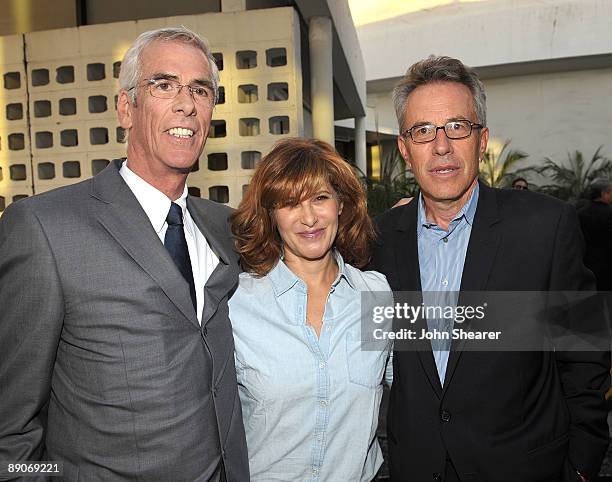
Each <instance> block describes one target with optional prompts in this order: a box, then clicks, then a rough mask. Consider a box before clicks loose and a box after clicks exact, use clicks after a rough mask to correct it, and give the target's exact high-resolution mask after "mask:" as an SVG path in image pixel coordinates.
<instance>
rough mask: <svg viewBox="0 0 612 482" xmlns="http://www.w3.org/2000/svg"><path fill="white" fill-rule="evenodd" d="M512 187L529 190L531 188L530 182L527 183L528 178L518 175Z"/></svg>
mask: <svg viewBox="0 0 612 482" xmlns="http://www.w3.org/2000/svg"><path fill="white" fill-rule="evenodd" d="M512 189H519V190H525V191H526V190H528V189H529V184H528V183H527V180H526V179H525V178H523V177H517V178H516V179H515V180H514V181H512Z"/></svg>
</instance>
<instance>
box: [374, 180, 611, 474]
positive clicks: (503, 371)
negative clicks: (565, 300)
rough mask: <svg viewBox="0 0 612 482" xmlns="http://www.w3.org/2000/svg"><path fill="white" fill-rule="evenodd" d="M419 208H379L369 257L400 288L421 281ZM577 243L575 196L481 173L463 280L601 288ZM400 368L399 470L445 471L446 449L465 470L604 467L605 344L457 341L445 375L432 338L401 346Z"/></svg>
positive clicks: (392, 411) (393, 407) (395, 418)
mask: <svg viewBox="0 0 612 482" xmlns="http://www.w3.org/2000/svg"><path fill="white" fill-rule="evenodd" d="M417 208H418V203H417V202H416V201H414V202H411V203H410V204H408V205H405V206H402V207H398V208H395V209H392V210H390V211H387V212H386V213H384V214H382V215H381V216H380V218H379V219H378V228H379V232H380V235H379V240H378V244H377V245H376V247H375V251H374V258H373V261H372V263H371V266H370V267H369V268H370V269H374V270H377V271H380V272H382V273H384V274H385V275H386V276H387V280H388V281H389V284H390V285H391V287H392V288H393V290H404V291H419V290H420V289H421V288H420V271H419V263H418V249H417V234H416V233H417V231H416V220H417ZM581 246H582V240H581V236H580V231H579V227H578V221H577V217H576V214H575V212H574V209H573V208H572V207H571V206H569V205H566V204H564V203H562V202H560V201H557V200H555V199H552V198H549V197H546V196H542V195H539V194H535V193H531V192H528V191H520V192H519V191H514V190H504V191H501V190H496V189H491V188H489V187H487V186H485V185H482V184H481V185H480V195H479V199H478V206H477V210H476V216H475V219H474V224H473V227H472V232H471V236H470V241H469V245H468V249H467V254H466V259H465V265H464V270H463V276H462V280H461V290H462V291H478V290H486V291H549V290H584V289H593V288H594V283H593V277H592V275H591V273H590V272H589V271H588V270H586V269H585V267H584V265H583V263H582V251H581V249H582V248H581ZM453 343H454V342H453ZM454 347H455V345H453V348H454ZM393 368H394V381H393V386H392V389H391V396H390V407H389V414H388V421H387V427H388V440H389V457H390V472H391V479H392V480H393V481H396V482H400V481H401V482H406V481H410V482H412V481H415V482H424V481H431V480H442V479H441V478H440V474H444V468H445V459H446V458H447V456H448V457H449V458H450V459H451V460H452V461H453V463H454V465H455V467H456V469H457V472H458V474H459V475H460V477H461V480H462V481H464V482H465V481H486V482H497V481H499V482H502V481H508V482H518V481H520V482H530V481H533V482H535V481H538V482H543V481H550V482H559V481H560V480H574V479H577V476H576V475H575V472H574V471H573V469H572V466H573V467H577V468H579V469H581V470H582V471H583V472H584V473H586V474H588V475H592V474H595V473H597V471H598V470H599V464H600V463H601V460H602V458H603V455H604V452H605V450H606V447H607V443H608V428H607V424H606V415H607V412H606V409H605V405H604V394H605V392H606V390H607V389H608V387H609V369H610V354H609V353H608V352H591V353H559V352H557V353H554V352H494V353H493V352H476V351H471V352H469V351H463V352H460V351H454V350H453V349H451V354H450V357H449V362H448V367H447V371H446V378H445V383H444V386H443V387H442V386H441V385H440V381H439V378H438V374H437V371H436V366H435V362H434V359H433V356H432V353H431V350H429V351H419V352H417V351H410V352H408V351H397V350H396V351H395V352H394V359H393ZM562 474H563V475H562ZM436 477H438V478H436Z"/></svg>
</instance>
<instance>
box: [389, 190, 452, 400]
mask: <svg viewBox="0 0 612 482" xmlns="http://www.w3.org/2000/svg"><path fill="white" fill-rule="evenodd" d="M417 196H418V195H417ZM395 209H403V211H404V212H403V213H402V216H400V217H399V218H398V222H397V225H396V231H397V238H396V240H395V241H396V245H395V246H394V252H395V257H396V264H395V265H396V266H399V267H400V284H401V290H402V291H410V292H419V296H418V299H417V300H411V302H413V303H414V302H415V301H416V302H417V303H418V304H420V303H421V301H422V295H420V291H421V270H420V266H419V248H418V239H417V229H418V226H417V212H418V202H417V199H414V200H413V201H412V202H411V203H410V204H408V205H407V206H406V207H404V208H395ZM415 304H416V303H415ZM414 328H415V329H416V330H417V333H421V330H422V329H424V330H427V323H426V321H425V320H424V319H419V320H417V321H416V322H415V323H414ZM418 343H419V347H418V351H417V355H418V357H419V360H420V363H421V366H422V367H423V371H425V374H426V375H427V378H428V379H429V383H430V384H431V386H432V388H433V389H434V391H435V392H436V395H438V397H440V396H441V394H442V385H441V384H440V378H439V377H438V370H437V368H436V362H435V361H434V357H433V353H432V351H431V343H430V342H429V341H427V340H423V341H422V342H421V341H419V342H418Z"/></svg>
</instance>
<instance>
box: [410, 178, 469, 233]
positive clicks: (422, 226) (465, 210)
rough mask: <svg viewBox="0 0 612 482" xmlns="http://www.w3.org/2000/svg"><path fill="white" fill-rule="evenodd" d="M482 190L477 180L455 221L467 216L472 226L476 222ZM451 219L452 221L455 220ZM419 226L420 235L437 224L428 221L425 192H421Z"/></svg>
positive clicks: (418, 214) (466, 218)
mask: <svg viewBox="0 0 612 482" xmlns="http://www.w3.org/2000/svg"><path fill="white" fill-rule="evenodd" d="M479 192H480V185H479V183H478V182H477V183H476V186H474V190H473V191H472V194H470V197H469V199H468V200H467V201H466V203H465V204H464V205H463V206H462V207H461V209H460V210H459V212H458V213H457V215H456V216H455V217H454V219H453V221H458V220H460V219H461V218H465V220H466V221H467V223H468V224H469V225H470V226H472V225H473V224H474V216H476V207H477V206H478V194H479ZM453 221H451V222H453ZM417 226H418V233H419V235H420V234H421V232H422V231H423V229H425V228H426V227H431V226H435V223H430V222H429V221H427V216H426V214H425V204H424V201H423V193H419V206H418V212H417Z"/></svg>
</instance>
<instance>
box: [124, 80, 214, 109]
mask: <svg viewBox="0 0 612 482" xmlns="http://www.w3.org/2000/svg"><path fill="white" fill-rule="evenodd" d="M143 82H144V83H145V85H144V87H145V88H146V89H147V90H148V91H149V94H151V95H152V96H153V97H156V98H157V99H174V98H175V97H176V96H177V95H179V93H180V91H181V89H182V88H183V87H187V89H188V90H189V92H190V94H191V97H192V98H193V100H194V101H195V102H198V103H200V104H209V103H211V102H212V101H213V100H214V98H215V94H214V91H213V88H212V85H189V84H181V83H180V82H178V81H177V80H174V79H145V80H144V81H143ZM136 87H137V86H134V87H131V88H130V89H128V90H133V89H135V88H136Z"/></svg>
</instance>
